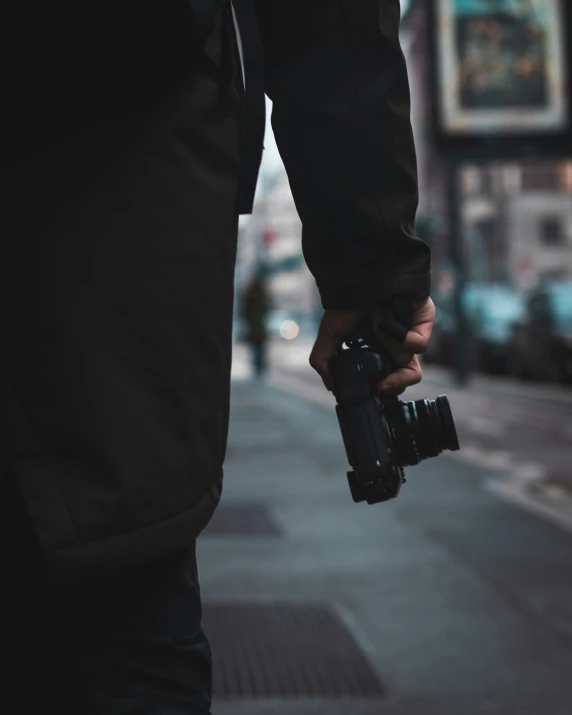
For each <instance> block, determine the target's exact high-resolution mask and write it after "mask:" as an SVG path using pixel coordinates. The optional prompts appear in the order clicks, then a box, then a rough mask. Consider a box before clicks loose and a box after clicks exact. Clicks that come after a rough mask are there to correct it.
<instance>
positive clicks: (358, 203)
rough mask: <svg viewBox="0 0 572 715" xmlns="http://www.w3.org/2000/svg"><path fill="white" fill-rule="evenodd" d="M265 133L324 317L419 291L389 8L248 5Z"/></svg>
mask: <svg viewBox="0 0 572 715" xmlns="http://www.w3.org/2000/svg"><path fill="white" fill-rule="evenodd" d="M255 6H256V12H257V18H258V22H259V27H260V31H261V34H262V39H263V44H264V54H265V66H266V80H265V81H266V93H267V94H268V96H269V98H270V99H271V100H272V102H273V112H272V126H273V129H274V133H275V136H276V140H277V144H278V148H279V151H280V154H281V156H282V159H283V161H284V165H285V167H286V170H287V173H288V177H289V180H290V185H291V188H292V193H293V196H294V200H295V203H296V207H297V210H298V213H299V215H300V218H301V221H302V225H303V231H302V245H303V250H304V256H305V259H306V262H307V264H308V267H309V268H310V270H311V271H312V273H313V275H314V277H315V278H316V282H317V285H318V289H319V291H320V295H321V298H322V304H323V306H324V308H362V307H369V306H371V305H375V304H383V303H384V302H385V301H386V300H388V299H390V298H392V297H394V296H396V295H402V296H404V297H408V298H424V297H426V296H428V295H429V292H430V283H431V278H430V263H431V255H430V249H429V246H428V245H427V244H426V243H424V242H423V241H421V240H420V239H419V238H417V237H416V236H415V234H414V222H415V213H416V210H417V203H418V194H417V166H416V157H415V147H414V142H413V133H412V129H411V122H410V96H409V83H408V78H407V68H406V64H405V58H404V56H403V52H402V49H401V46H400V43H399V35H398V33H399V23H400V6H399V0H255Z"/></svg>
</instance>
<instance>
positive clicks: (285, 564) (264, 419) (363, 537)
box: [198, 380, 572, 715]
mask: <svg viewBox="0 0 572 715" xmlns="http://www.w3.org/2000/svg"><path fill="white" fill-rule="evenodd" d="M232 405H233V409H232V419H231V430H230V440H229V455H228V460H227V465H226V476H225V489H224V493H223V500H222V505H221V507H220V508H219V511H218V512H217V514H216V515H215V518H214V519H213V521H212V522H211V525H210V526H209V527H208V528H207V530H206V532H205V534H204V535H203V536H202V537H201V539H200V541H199V550H198V554H199V571H200V575H201V584H202V592H203V600H204V603H205V628H206V630H207V633H208V635H209V637H210V638H211V642H212V645H213V653H214V663H215V666H214V671H215V683H214V690H215V700H214V703H213V713H214V715H262V714H266V713H268V714H269V715H270V714H273V715H294V714H295V715H310V714H312V715H326V714H327V715H341V714H342V713H343V715H482V714H484V713H498V714H499V715H538V713H540V712H542V713H543V715H569V713H570V711H571V707H570V702H571V701H570V699H569V698H568V697H567V693H568V686H567V683H568V676H569V673H570V672H572V653H568V652H565V651H562V650H561V649H560V648H559V647H557V646H556V645H555V643H554V642H553V639H552V637H551V636H550V635H549V634H547V633H545V632H544V630H542V629H539V628H538V626H537V625H535V624H534V623H526V624H525V623H523V622H521V621H520V619H519V617H518V616H517V615H515V611H514V607H513V605H512V604H510V603H509V602H507V600H505V599H504V597H502V595H499V593H498V592H497V591H495V590H494V589H492V588H491V587H490V584H488V583H487V582H486V581H485V580H483V578H482V577H481V576H480V575H479V573H478V572H476V571H474V570H473V569H471V568H469V567H468V566H467V565H466V564H465V563H463V561H462V560H459V558H458V557H457V556H456V555H455V554H454V553H451V551H450V550H449V549H447V548H444V547H443V545H442V544H440V543H439V542H438V541H435V540H433V539H431V538H428V537H427V535H426V534H425V533H424V531H423V530H421V529H419V528H416V527H415V525H414V524H413V525H412V524H411V523H409V521H408V519H407V518H405V516H404V512H403V507H406V506H407V505H409V507H411V506H412V505H416V504H417V505H418V506H419V507H420V508H422V509H425V508H426V505H428V506H429V509H433V510H434V509H435V507H436V506H437V505H439V507H438V508H441V509H442V508H443V506H444V505H447V504H448V505H449V510H450V511H449V512H448V513H449V514H451V515H454V514H455V512H456V510H457V506H456V502H457V503H458V504H459V505H460V504H461V502H463V503H465V502H466V504H467V505H468V507H467V508H469V509H474V505H476V504H481V503H482V505H483V507H482V508H483V509H485V508H486V509H488V508H489V505H490V504H491V500H492V499H494V498H493V497H491V496H490V495H485V494H484V492H483V493H482V494H481V493H480V492H479V494H477V495H476V496H473V494H472V492H471V493H470V494H469V493H468V492H466V490H469V489H471V490H472V489H474V483H473V482H472V481H467V476H469V477H470V479H473V476H472V475H474V474H475V473H474V471H471V468H470V467H468V466H466V465H461V464H459V463H458V462H455V461H454V460H451V459H447V458H440V459H439V460H435V461H433V462H431V463H425V464H424V465H421V466H419V467H417V468H416V472H415V479H411V480H410V482H408V484H407V485H406V486H405V487H404V489H407V492H406V493H405V496H404V497H403V498H402V497H401V496H400V497H399V499H398V500H396V501H395V502H391V503H388V504H384V505H376V506H366V505H356V504H354V503H353V502H352V501H351V497H350V494H349V490H348V486H347V482H346V479H345V470H346V459H345V455H344V452H343V446H342V443H341V439H340V436H339V429H338V426H337V422H336V418H335V414H334V412H333V410H329V409H328V408H326V407H325V406H322V405H319V404H315V403H311V402H307V401H305V400H303V399H301V398H299V397H295V396H293V395H288V394H286V393H284V392H281V391H280V390H278V389H275V388H273V387H271V386H268V385H256V384H252V383H250V382H249V381H244V380H237V381H235V382H234V384H233V402H232ZM493 508H495V509H496V508H498V505H497V503H496V502H494V503H493ZM502 509H505V507H504V506H503V507H502ZM511 514H512V512H511ZM518 518H521V517H520V516H518ZM526 518H527V519H528V518H529V517H526ZM500 521H501V523H503V524H507V523H508V519H503V518H502V517H501V520H500ZM558 538H561V537H560V535H558ZM550 548H551V550H554V549H553V547H550ZM565 684H566V686H565V687H564V685H565Z"/></svg>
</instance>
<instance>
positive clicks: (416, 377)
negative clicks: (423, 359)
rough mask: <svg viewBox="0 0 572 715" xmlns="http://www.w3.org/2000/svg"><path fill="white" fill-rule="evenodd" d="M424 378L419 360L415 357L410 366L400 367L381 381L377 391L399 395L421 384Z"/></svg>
mask: <svg viewBox="0 0 572 715" xmlns="http://www.w3.org/2000/svg"><path fill="white" fill-rule="evenodd" d="M422 377H423V371H422V370H421V364H420V363H419V358H418V357H417V356H416V355H414V356H413V358H412V359H411V360H410V362H409V364H408V365H406V366H405V367H400V368H399V369H398V370H396V371H395V372H392V373H391V375H388V376H387V377H385V378H384V379H383V380H381V382H379V383H378V385H377V389H378V391H379V392H384V393H386V394H392V395H399V394H401V393H402V392H404V390H405V389H406V388H408V387H411V385H417V384H418V383H419V382H421V379H422Z"/></svg>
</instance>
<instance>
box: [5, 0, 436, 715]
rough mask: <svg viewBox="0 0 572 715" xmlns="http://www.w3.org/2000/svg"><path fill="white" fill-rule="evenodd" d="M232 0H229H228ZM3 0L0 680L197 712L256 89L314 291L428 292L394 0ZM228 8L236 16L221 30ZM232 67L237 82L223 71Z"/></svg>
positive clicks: (121, 714) (105, 712)
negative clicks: (210, 532) (205, 585)
mask: <svg viewBox="0 0 572 715" xmlns="http://www.w3.org/2000/svg"><path fill="white" fill-rule="evenodd" d="M233 5H234V7H233ZM233 5H231V3H230V0H162V1H161V2H159V1H158V0H154V1H150V2H141V1H140V0H137V1H136V0H113V2H112V1H111V0H107V1H106V0H98V1H97V2H96V0H73V1H72V0H41V1H40V0H28V1H27V2H25V3H22V2H18V1H17V0H12V2H10V0H8V1H7V2H4V3H3V5H2V23H3V28H4V36H3V42H2V45H1V47H0V54H1V57H2V60H3V61H2V62H1V64H0V66H1V67H2V68H3V69H2V89H3V97H2V99H3V103H2V104H3V111H2V115H1V116H0V123H1V125H2V135H1V136H2V138H1V140H0V141H1V142H2V172H3V181H2V185H3V193H2V200H3V204H2V230H3V237H4V239H5V240H4V241H3V252H2V259H1V261H0V306H1V308H0V310H1V311H2V315H1V318H2V338H3V341H2V350H0V398H1V402H0V477H1V479H0V482H1V495H0V510H1V513H0V528H1V529H2V530H3V531H2V534H1V539H0V550H1V552H0V557H1V562H2V568H3V573H2V576H3V579H2V595H3V599H4V608H3V609H2V616H1V618H2V619H3V624H2V626H3V628H2V635H3V637H2V646H1V647H2V649H3V651H4V656H5V657H4V662H5V663H6V664H7V665H6V666H5V667H4V668H3V669H2V676H1V678H2V679H1V685H2V693H3V698H4V701H5V702H11V703H14V706H13V707H16V710H15V712H17V713H18V715H24V714H27V713H58V714H59V715H63V713H73V714H74V715H135V714H141V715H143V713H145V714H146V715H159V714H161V715H168V714H169V715H171V714H172V715H174V714H175V713H187V714H191V715H193V714H194V715H207V714H208V713H209V712H210V701H211V695H210V693H211V657H210V650H209V645H208V642H207V639H206V636H205V634H204V633H203V631H202V627H201V603H200V596H199V583H198V575H197V567H196V559H195V545H196V538H197V536H198V535H199V534H200V533H201V531H202V530H203V529H204V527H205V525H206V524H207V523H208V521H209V519H210V518H211V516H212V514H213V511H214V509H215V508H216V506H217V504H218V502H219V500H220V497H221V491H222V475H223V461H224V457H225V449H226V438H227V427H228V412H229V400H230V371H231V350H232V315H233V295H234V287H233V276H234V261H235V255H236V237H237V228H238V216H239V214H248V213H250V212H251V210H252V206H253V199H254V191H255V187H256V180H257V175H258V169H259V165H260V158H261V155H262V141H263V136H264V128H265V117H264V107H265V102H264V92H266V93H267V94H268V95H269V97H270V98H271V99H272V101H273V127H274V132H275V135H276V138H277V142H278V146H279V149H280V152H281V154H282V158H283V160H284V163H285V166H286V169H287V171H288V174H289V179H290V185H291V187H292V191H293V194H294V198H295V200H296V205H297V207H298V211H299V213H300V218H301V220H302V223H303V248H304V254H305V257H306V261H307V264H308V266H309V268H310V270H311V271H312V272H313V274H314V277H315V279H316V282H317V286H318V289H319V291H320V296H321V300H322V305H323V307H324V309H325V312H324V316H323V319H322V322H321V326H320V331H319V336H318V338H317V341H316V347H315V349H314V352H313V353H312V364H313V365H314V366H315V368H316V369H317V370H318V371H319V372H320V374H321V375H322V377H323V378H324V381H325V382H326V384H327V380H328V360H329V358H330V357H331V356H332V355H333V353H334V352H335V350H336V349H337V346H338V342H339V340H340V339H341V338H342V337H343V336H344V334H345V332H346V331H348V330H350V329H351V328H352V327H353V326H354V325H356V324H357V323H358V322H359V321H361V319H362V317H363V316H364V315H366V314H367V315H370V316H371V317H372V320H375V319H376V316H377V315H378V314H379V312H380V311H383V310H384V307H385V306H386V305H387V303H388V301H389V300H390V299H392V298H393V297H395V296H402V297H404V298H406V299H408V300H409V301H410V302H411V304H412V305H413V307H414V310H415V319H414V325H413V328H412V330H411V331H410V333H409V335H408V336H407V339H406V341H405V343H404V344H395V343H392V342H390V341H389V342H388V343H387V347H388V349H389V350H390V351H391V352H392V354H393V356H394V358H395V360H396V361H397V363H398V364H399V366H400V369H399V371H398V372H396V373H395V374H394V375H392V376H390V377H389V378H388V379H387V381H386V382H385V383H384V384H383V385H380V389H387V390H393V391H395V392H399V391H402V390H403V389H405V387H406V386H407V385H410V384H413V383H414V382H418V381H419V380H420V379H421V369H420V367H419V361H418V359H417V354H418V353H420V352H422V351H423V350H424V348H425V346H426V344H427V340H428V337H429V335H430V329H431V324H432V320H433V315H434V312H433V307H432V302H431V299H430V297H429V292H430V251H429V248H428V246H427V245H426V244H425V243H423V241H421V240H419V239H418V238H417V237H416V236H415V234H414V229H413V226H414V219H415V212H416V208H417V176H416V162H415V150H414V145H413V135H412V131H411V124H410V120H409V111H410V105H409V89H408V81H407V71H406V65H405V60H404V57H403V54H402V51H401V48H400V44H399V35H398V30H399V21H400V7H399V1H398V0H359V2H357V1H351V2H350V1H348V2H343V3H339V2H334V1H333V0H321V1H320V2H311V1H310V0H233ZM237 27H238V30H237ZM244 79H245V86H244Z"/></svg>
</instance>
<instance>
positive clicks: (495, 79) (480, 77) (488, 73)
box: [434, 0, 569, 136]
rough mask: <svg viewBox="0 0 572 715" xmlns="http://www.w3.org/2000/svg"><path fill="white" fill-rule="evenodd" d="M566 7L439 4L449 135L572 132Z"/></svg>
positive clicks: (440, 71)
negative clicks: (571, 129) (569, 108)
mask: <svg viewBox="0 0 572 715" xmlns="http://www.w3.org/2000/svg"><path fill="white" fill-rule="evenodd" d="M563 4H564V0H436V1H435V4H434V8H435V13H436V17H435V24H434V27H435V31H436V37H435V40H436V43H437V59H438V63H437V77H436V79H437V87H438V97H439V99H438V101H439V107H438V111H439V119H440V124H441V131H442V132H443V133H444V134H446V135H457V136H462V135H471V136H475V135H481V136H484V135H499V134H502V135H518V134H527V135H533V134H552V133H558V132H565V131H567V130H568V129H569V117H568V106H569V105H568V97H567V86H568V85H567V82H568V78H567V76H566V56H567V55H566V51H567V48H566V46H565V45H566V33H565V29H564V28H565V18H564V9H563Z"/></svg>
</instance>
